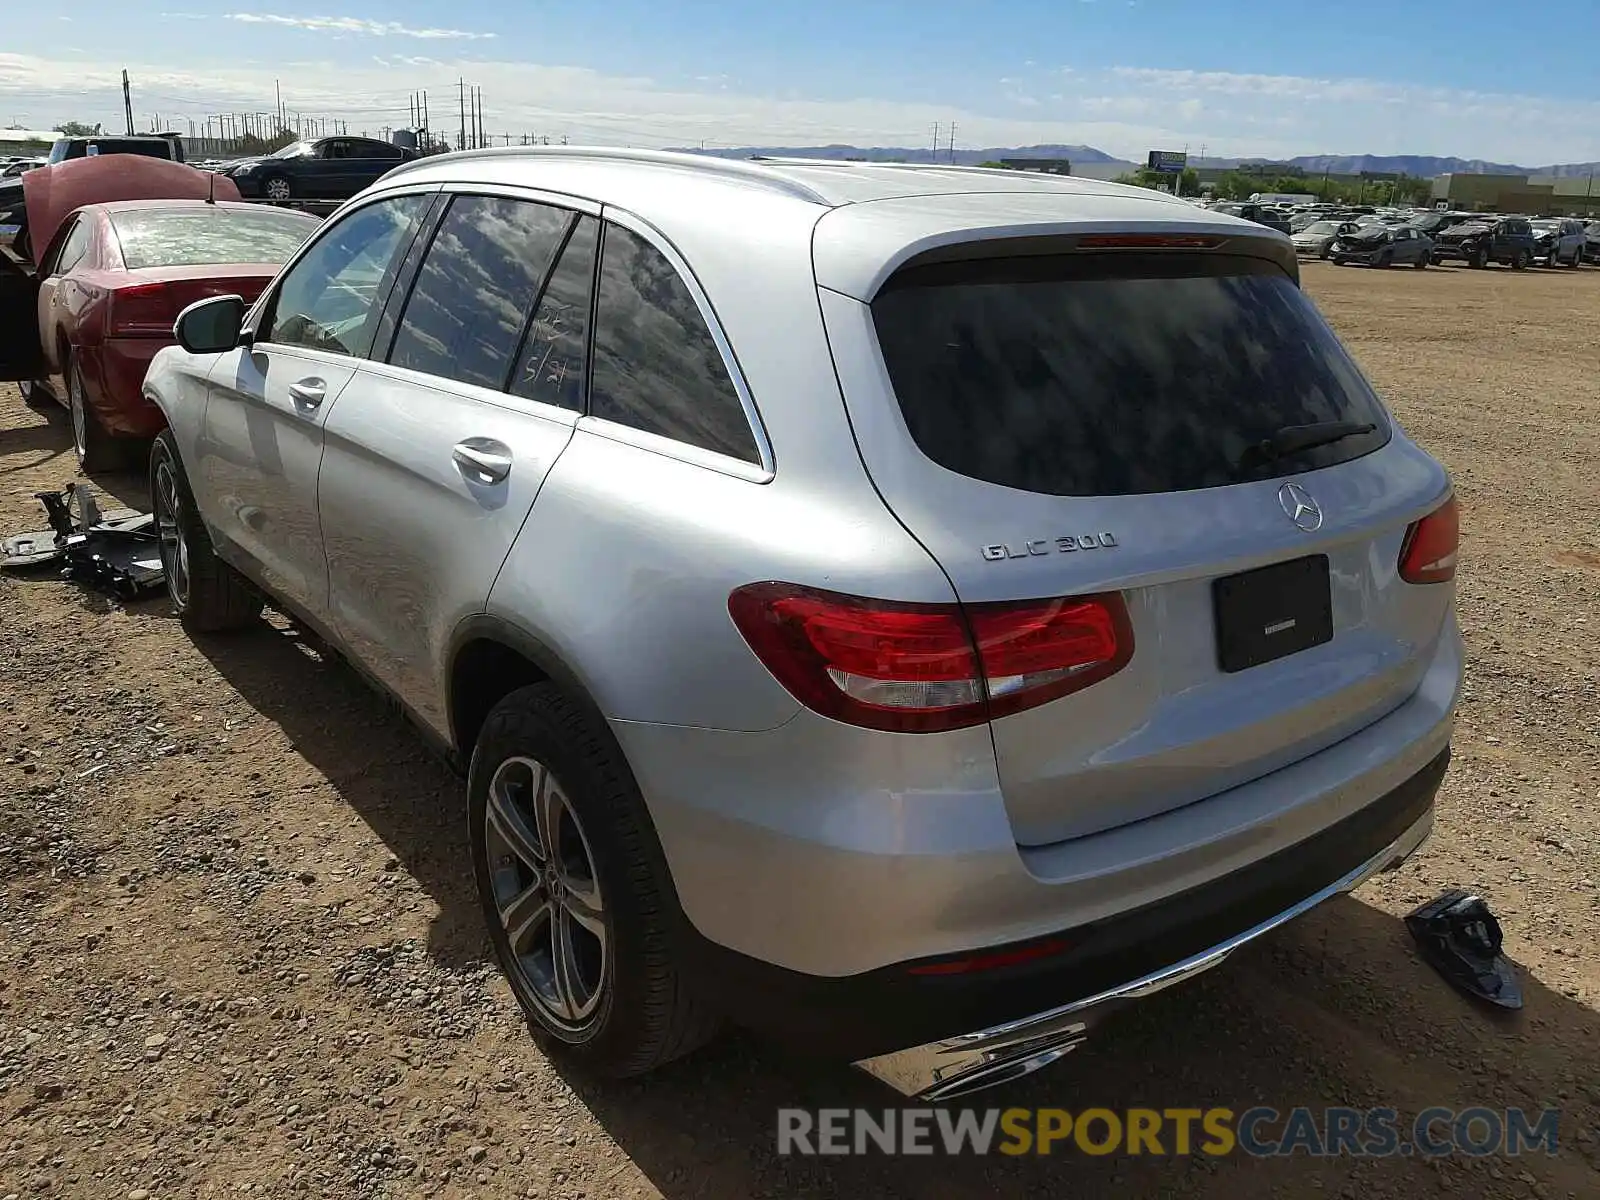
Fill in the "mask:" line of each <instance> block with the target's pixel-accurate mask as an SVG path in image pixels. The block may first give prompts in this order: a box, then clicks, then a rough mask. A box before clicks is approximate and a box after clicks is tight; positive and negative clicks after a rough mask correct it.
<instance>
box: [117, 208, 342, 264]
mask: <svg viewBox="0 0 1600 1200" xmlns="http://www.w3.org/2000/svg"><path fill="white" fill-rule="evenodd" d="M111 224H112V226H113V227H114V228H115V229H116V231H117V240H118V241H120V242H121V243H122V261H123V262H124V263H125V264H126V265H127V266H128V268H129V269H130V270H139V269H141V268H144V267H198V266H206V265H209V264H211V263H274V264H278V265H281V264H283V263H284V262H287V261H288V258H289V256H290V255H291V254H293V253H294V252H295V251H296V250H297V249H299V247H300V243H301V242H303V241H305V240H306V239H307V238H308V237H310V236H311V234H312V232H313V231H314V230H315V229H316V228H317V225H318V224H319V222H318V221H317V220H316V218H315V217H308V216H305V215H304V214H302V213H296V212H286V211H284V210H282V209H272V208H266V207H263V208H261V209H260V210H259V211H257V210H246V211H241V210H239V209H230V208H211V207H209V206H208V207H205V208H200V207H196V208H190V209H186V210H183V211H181V212H173V211H166V212H163V211H161V210H160V209H133V210H130V211H127V212H119V213H113V214H112V216H111Z"/></svg>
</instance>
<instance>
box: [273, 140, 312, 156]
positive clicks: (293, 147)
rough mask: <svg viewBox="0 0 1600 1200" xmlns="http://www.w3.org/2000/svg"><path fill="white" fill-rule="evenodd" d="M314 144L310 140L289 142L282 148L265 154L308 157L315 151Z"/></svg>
mask: <svg viewBox="0 0 1600 1200" xmlns="http://www.w3.org/2000/svg"><path fill="white" fill-rule="evenodd" d="M316 150H317V148H316V146H315V145H313V144H312V143H310V142H290V143H289V144H288V145H287V146H285V147H284V148H283V149H282V150H274V151H273V152H272V153H271V154H269V155H267V157H268V158H309V157H310V156H311V155H313V154H315V153H316Z"/></svg>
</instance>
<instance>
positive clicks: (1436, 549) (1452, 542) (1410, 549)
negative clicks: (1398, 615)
mask: <svg viewBox="0 0 1600 1200" xmlns="http://www.w3.org/2000/svg"><path fill="white" fill-rule="evenodd" d="M1460 548H1461V514H1460V510H1459V509H1458V508H1457V507H1456V498H1455V497H1454V496H1451V497H1450V499H1448V500H1446V501H1445V502H1444V503H1443V504H1442V505H1440V506H1439V507H1438V508H1436V509H1434V510H1433V511H1432V512H1431V513H1429V514H1428V515H1427V516H1425V517H1423V518H1422V520H1420V521H1414V522H1412V524H1411V527H1410V528H1409V529H1407V530H1406V537H1405V541H1404V542H1402V543H1401V544H1400V578H1401V579H1404V580H1405V581H1406V582H1407V583H1444V582H1446V581H1447V580H1451V579H1454V578H1455V577H1456V558H1457V555H1458V552H1459V551H1460Z"/></svg>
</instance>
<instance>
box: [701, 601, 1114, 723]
mask: <svg viewBox="0 0 1600 1200" xmlns="http://www.w3.org/2000/svg"><path fill="white" fill-rule="evenodd" d="M728 611H729V613H730V614H731V615H732V617H733V621H734V624H735V625H737V626H738V628H739V631H740V632H741V633H742V634H744V637H745V640H746V641H747V642H749V643H750V647H751V649H753V650H754V651H755V652H756V655H757V657H759V658H760V659H761V661H762V662H763V663H764V664H765V665H766V667H767V669H768V670H769V671H771V672H772V674H773V675H774V676H775V677H776V678H777V680H778V682H780V683H782V684H783V686H784V687H786V688H788V689H789V691H790V692H791V693H793V695H794V696H795V698H796V699H798V700H799V701H800V702H801V703H803V704H805V705H806V706H807V707H808V708H811V709H813V710H815V711H816V712H819V713H822V714H823V715H824V716H829V717H834V718H836V719H838V720H840V721H846V722H848V723H850V724H852V725H861V726H865V727H867V728H869V729H887V730H895V731H898V732H903V733H929V732H934V731H938V730H945V729H960V728H962V727H964V726H968V725H978V724H981V723H983V722H984V721H986V720H989V719H990V718H991V717H1000V716H1005V715H1007V714H1009V713H1015V712H1020V711H1022V710H1023V709H1026V708H1032V707H1034V706H1035V705H1038V704H1043V703H1045V702H1046V701H1048V700H1054V699H1056V698H1057V697H1059V696H1064V695H1066V694H1067V693H1069V692H1075V691H1077V690H1078V689H1080V688H1085V687H1088V686H1089V685H1090V684H1092V683H1096V682H1098V681H1099V680H1102V679H1104V678H1106V677H1107V676H1108V675H1112V674H1115V673H1116V672H1117V671H1119V670H1121V669H1122V667H1123V666H1125V665H1126V664H1127V662H1128V660H1129V659H1130V658H1131V657H1132V656H1133V628H1132V626H1131V624H1130V623H1129V621H1128V610H1127V606H1126V605H1125V604H1124V603H1123V600H1122V596H1121V595H1120V593H1115V592H1112V593H1106V594H1104V595H1094V596H1074V597H1071V598H1068V599H1064V600H1028V601H1023V602H1021V603H1016V604H1012V603H1007V604H976V605H969V606H967V607H966V608H965V609H963V608H962V606H961V605H958V604H907V603H901V602H898V601H891V600H868V599H863V598H861V597H859V596H845V595H841V594H839V593H837V592H825V591H820V590H817V589H814V588H804V587H800V586H798V585H796V584H789V583H755V584H750V585H749V586H747V587H742V588H740V589H738V590H737V591H735V592H734V593H733V594H732V595H731V596H729V597H728Z"/></svg>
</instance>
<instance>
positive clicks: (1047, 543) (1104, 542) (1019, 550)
mask: <svg viewBox="0 0 1600 1200" xmlns="http://www.w3.org/2000/svg"><path fill="white" fill-rule="evenodd" d="M1116 548H1117V539H1116V537H1115V535H1113V534H1109V533H1080V534H1077V535H1076V536H1073V535H1068V536H1067V537H1057V538H1036V539H1034V540H1033V541H1031V542H1018V543H1017V544H1016V545H1015V546H1012V545H1009V544H1006V543H1002V542H996V543H995V544H994V545H992V546H985V547H984V548H983V557H984V558H986V559H988V560H989V561H990V562H1000V561H1001V560H1002V559H1007V558H1043V557H1044V556H1045V555H1047V554H1075V553H1077V552H1078V551H1079V550H1115V549H1116Z"/></svg>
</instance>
